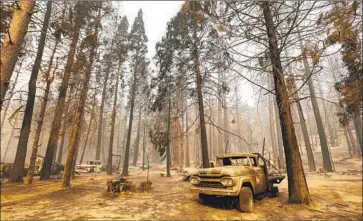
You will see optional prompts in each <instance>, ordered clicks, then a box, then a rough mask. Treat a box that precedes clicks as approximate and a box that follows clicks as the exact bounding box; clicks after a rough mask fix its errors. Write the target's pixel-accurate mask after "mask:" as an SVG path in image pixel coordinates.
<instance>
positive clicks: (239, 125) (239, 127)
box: [234, 85, 243, 152]
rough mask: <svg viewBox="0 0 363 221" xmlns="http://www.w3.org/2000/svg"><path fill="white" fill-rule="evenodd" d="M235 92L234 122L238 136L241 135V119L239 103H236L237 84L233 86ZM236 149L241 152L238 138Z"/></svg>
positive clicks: (240, 143)
mask: <svg viewBox="0 0 363 221" xmlns="http://www.w3.org/2000/svg"><path fill="white" fill-rule="evenodd" d="M234 90H235V94H236V117H237V122H235V124H236V134H238V135H239V136H240V135H241V119H240V116H239V105H238V88H237V85H236V86H235V89H234ZM237 142H238V147H237V149H238V151H239V152H243V148H242V142H241V141H240V140H239V139H238V141H237Z"/></svg>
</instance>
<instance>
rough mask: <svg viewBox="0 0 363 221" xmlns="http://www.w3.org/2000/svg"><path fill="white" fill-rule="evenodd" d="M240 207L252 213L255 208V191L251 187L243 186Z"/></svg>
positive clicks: (239, 199)
mask: <svg viewBox="0 0 363 221" xmlns="http://www.w3.org/2000/svg"><path fill="white" fill-rule="evenodd" d="M238 204H239V207H238V209H239V210H240V211H241V212H244V213H252V212H253V210H254V202H253V192H252V190H251V188H249V187H247V186H243V187H242V188H241V191H240V192H239V196H238Z"/></svg>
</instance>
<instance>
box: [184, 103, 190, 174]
mask: <svg viewBox="0 0 363 221" xmlns="http://www.w3.org/2000/svg"><path fill="white" fill-rule="evenodd" d="M185 106H186V107H187V106H188V100H187V99H186V102H185ZM188 115H189V114H188V111H186V112H185V128H186V130H188V131H186V133H185V167H190V150H189V118H188Z"/></svg>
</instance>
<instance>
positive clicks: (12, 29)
mask: <svg viewBox="0 0 363 221" xmlns="http://www.w3.org/2000/svg"><path fill="white" fill-rule="evenodd" d="M34 6H35V1H27V0H22V1H19V2H18V3H17V7H16V8H15V9H14V13H13V17H12V18H11V21H10V24H9V29H8V33H7V35H6V36H5V39H4V41H3V43H2V47H1V54H0V56H1V57H0V63H1V68H0V73H1V79H0V80H1V81H0V95H1V97H0V109H1V108H2V106H3V101H4V98H5V94H6V91H7V90H8V88H9V81H10V79H11V75H12V74H13V70H14V68H15V64H16V61H17V60H18V56H19V53H20V50H21V47H22V44H23V41H24V37H25V34H26V32H27V30H28V24H29V22H30V18H31V16H32V14H33V9H34ZM17 167H18V166H17ZM23 169H24V168H22V170H23Z"/></svg>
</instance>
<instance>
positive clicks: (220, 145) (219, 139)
mask: <svg viewBox="0 0 363 221" xmlns="http://www.w3.org/2000/svg"><path fill="white" fill-rule="evenodd" d="M218 81H219V83H220V82H221V81H222V80H221V74H220V73H218ZM221 93H222V86H219V89H218V95H219V99H218V113H217V116H218V117H217V120H218V127H220V128H223V126H222V119H221V116H222V97H221V96H220V95H221ZM223 153H224V151H223V141H222V133H221V132H220V131H218V154H220V155H221V154H223Z"/></svg>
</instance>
